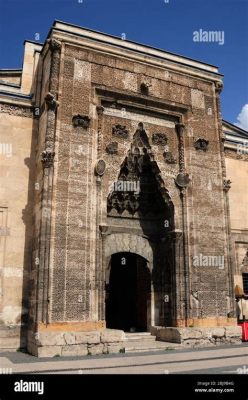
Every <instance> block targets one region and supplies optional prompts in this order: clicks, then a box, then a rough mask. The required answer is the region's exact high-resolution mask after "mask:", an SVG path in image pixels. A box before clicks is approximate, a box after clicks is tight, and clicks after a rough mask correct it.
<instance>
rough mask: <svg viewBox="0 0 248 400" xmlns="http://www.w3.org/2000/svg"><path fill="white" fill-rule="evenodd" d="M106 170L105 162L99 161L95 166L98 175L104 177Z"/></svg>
mask: <svg viewBox="0 0 248 400" xmlns="http://www.w3.org/2000/svg"><path fill="white" fill-rule="evenodd" d="M105 170H106V163H105V161H104V160H98V161H97V163H96V166H95V172H96V174H97V175H100V176H102V175H103V174H104V172H105Z"/></svg>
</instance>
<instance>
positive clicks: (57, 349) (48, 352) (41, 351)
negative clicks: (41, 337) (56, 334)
mask: <svg viewBox="0 0 248 400" xmlns="http://www.w3.org/2000/svg"><path fill="white" fill-rule="evenodd" d="M37 355H38V357H55V356H61V346H54V345H53V346H42V347H38V354H37Z"/></svg>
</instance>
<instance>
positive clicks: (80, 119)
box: [72, 114, 90, 129]
mask: <svg viewBox="0 0 248 400" xmlns="http://www.w3.org/2000/svg"><path fill="white" fill-rule="evenodd" d="M72 123H73V126H74V127H78V126H80V127H82V128H84V129H87V128H89V125H90V118H89V117H88V116H87V115H79V114H78V115H74V116H73V117H72Z"/></svg>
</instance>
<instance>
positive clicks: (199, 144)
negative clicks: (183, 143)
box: [194, 138, 209, 151]
mask: <svg viewBox="0 0 248 400" xmlns="http://www.w3.org/2000/svg"><path fill="white" fill-rule="evenodd" d="M208 145H209V140H206V139H202V138H199V139H197V140H195V142H194V147H195V149H196V150H203V151H207V149H208Z"/></svg>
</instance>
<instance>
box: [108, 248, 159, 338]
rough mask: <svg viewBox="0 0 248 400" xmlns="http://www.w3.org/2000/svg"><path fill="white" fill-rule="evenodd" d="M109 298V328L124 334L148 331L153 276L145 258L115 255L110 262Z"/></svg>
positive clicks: (124, 253) (131, 254)
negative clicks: (119, 330)
mask: <svg viewBox="0 0 248 400" xmlns="http://www.w3.org/2000/svg"><path fill="white" fill-rule="evenodd" d="M110 263H111V266H110V277H109V284H108V288H107V298H106V324H107V328H111V329H121V330H124V331H125V332H145V331H147V330H148V329H149V327H148V324H149V320H150V316H149V314H150V303H151V299H150V296H151V274H150V271H149V269H148V266H147V261H146V259H145V258H143V257H141V256H140V255H138V254H135V253H128V252H120V253H115V254H113V255H112V256H111V259H110Z"/></svg>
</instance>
